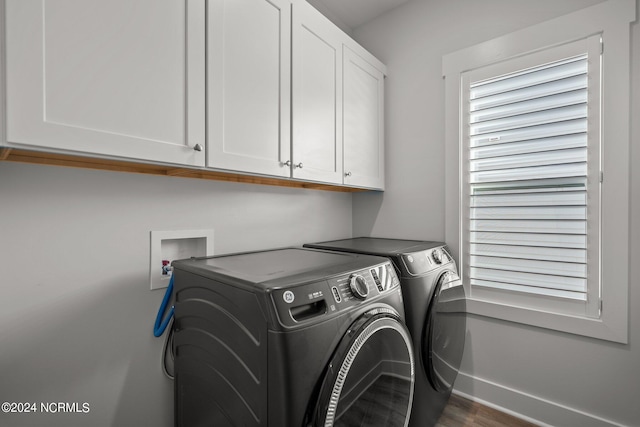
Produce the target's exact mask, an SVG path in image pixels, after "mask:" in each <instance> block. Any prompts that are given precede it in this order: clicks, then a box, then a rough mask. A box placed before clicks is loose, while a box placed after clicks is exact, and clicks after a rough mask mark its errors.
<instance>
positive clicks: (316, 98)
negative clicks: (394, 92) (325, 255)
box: [291, 1, 345, 184]
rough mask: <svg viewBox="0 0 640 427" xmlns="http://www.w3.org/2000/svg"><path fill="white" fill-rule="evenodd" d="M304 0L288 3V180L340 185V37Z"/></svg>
mask: <svg viewBox="0 0 640 427" xmlns="http://www.w3.org/2000/svg"><path fill="white" fill-rule="evenodd" d="M344 37H345V35H344V33H342V32H341V31H340V30H339V29H338V28H337V27H336V26H335V25H334V24H332V23H331V22H330V21H329V20H327V19H326V18H325V17H324V16H323V15H321V14H320V12H318V11H317V10H316V9H314V8H313V7H312V6H310V5H309V4H308V3H307V2H306V1H298V2H294V4H293V42H292V43H293V53H292V61H293V62H292V70H293V71H292V91H293V97H292V99H293V107H292V109H293V114H292V117H293V118H292V129H293V132H292V134H293V142H292V157H291V159H292V163H293V172H292V175H293V177H294V178H300V179H305V180H313V181H322V182H329V183H334V184H342V102H341V98H342V41H343V38H344Z"/></svg>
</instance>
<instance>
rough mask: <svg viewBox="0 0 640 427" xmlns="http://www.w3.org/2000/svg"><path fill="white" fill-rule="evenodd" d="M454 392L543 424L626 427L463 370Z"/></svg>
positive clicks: (515, 415) (543, 426) (548, 426)
mask: <svg viewBox="0 0 640 427" xmlns="http://www.w3.org/2000/svg"><path fill="white" fill-rule="evenodd" d="M453 392H454V393H455V394H458V395H460V396H462V397H465V398H467V399H469V400H473V401H475V402H478V403H481V404H483V405H485V406H488V407H490V408H494V409H497V410H499V411H501V412H504V413H507V414H510V415H513V416H514V417H518V418H521V419H523V420H526V421H529V422H530V423H533V424H536V425H538V426H542V427H553V426H562V427H625V426H624V425H623V424H619V423H617V422H615V421H612V420H608V419H605V418H602V417H599V416H597V415H594V414H589V413H587V412H584V411H582V410H579V409H575V408H571V407H569V406H566V405H563V404H560V403H557V402H552V401H550V400H547V399H543V398H541V397H538V396H534V395H531V394H528V393H525V392H522V391H520V390H516V389H513V388H510V387H506V386H504V385H502V384H497V383H495V382H492V381H489V380H485V379H482V378H477V377H473V376H471V375H469V374H467V373H465V372H460V373H459V374H458V378H457V379H456V382H455V388H454V390H453Z"/></svg>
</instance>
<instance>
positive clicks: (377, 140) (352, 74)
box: [343, 46, 384, 189]
mask: <svg viewBox="0 0 640 427" xmlns="http://www.w3.org/2000/svg"><path fill="white" fill-rule="evenodd" d="M343 93H344V175H345V177H344V183H345V184H346V185H351V186H356V187H366V188H375V189H383V188H384V74H383V73H382V71H380V70H379V69H378V68H376V67H374V66H373V65H372V64H371V62H369V61H366V60H365V59H364V58H363V57H362V56H361V55H359V54H357V53H356V52H354V51H352V50H351V49H349V48H348V47H346V46H345V48H344V91H343Z"/></svg>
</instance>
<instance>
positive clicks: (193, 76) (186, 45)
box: [5, 0, 206, 166]
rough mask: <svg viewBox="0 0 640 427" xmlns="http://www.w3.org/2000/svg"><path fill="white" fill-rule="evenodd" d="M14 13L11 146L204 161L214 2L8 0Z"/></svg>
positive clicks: (9, 24) (9, 23)
mask: <svg viewBox="0 0 640 427" xmlns="http://www.w3.org/2000/svg"><path fill="white" fill-rule="evenodd" d="M5 13H6V17H5V22H6V43H5V46H6V114H7V117H6V137H7V142H8V144H9V145H11V146H24V147H26V148H29V147H32V148H34V149H42V148H44V149H46V150H51V149H53V150H63V151H72V152H76V153H87V154H93V155H101V156H102V155H104V156H109V157H121V158H129V159H142V160H146V161H152V162H161V163H175V164H181V165H190V166H203V165H204V163H205V152H204V147H205V144H206V143H205V0H135V1H131V0H109V1H105V0H40V1H25V0H6V2H5ZM198 150H202V151H198Z"/></svg>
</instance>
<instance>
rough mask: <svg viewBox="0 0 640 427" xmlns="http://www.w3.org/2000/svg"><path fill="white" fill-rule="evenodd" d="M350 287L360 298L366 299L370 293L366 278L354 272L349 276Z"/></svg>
mask: <svg viewBox="0 0 640 427" xmlns="http://www.w3.org/2000/svg"><path fill="white" fill-rule="evenodd" d="M349 287H350V288H351V292H353V296H354V297H356V298H358V299H365V298H366V297H367V295H369V287H368V286H367V281H366V279H365V278H364V277H363V276H361V275H359V274H352V275H351V277H350V278H349Z"/></svg>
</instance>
